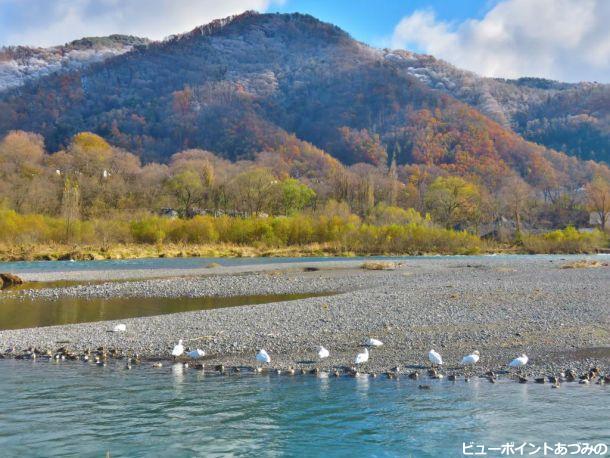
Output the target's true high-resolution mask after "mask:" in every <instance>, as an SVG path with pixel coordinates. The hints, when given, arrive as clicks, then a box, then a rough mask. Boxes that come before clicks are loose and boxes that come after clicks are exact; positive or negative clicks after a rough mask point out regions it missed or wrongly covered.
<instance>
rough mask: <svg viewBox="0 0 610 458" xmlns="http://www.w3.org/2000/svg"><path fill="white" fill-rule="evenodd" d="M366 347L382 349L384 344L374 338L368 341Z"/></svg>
mask: <svg viewBox="0 0 610 458" xmlns="http://www.w3.org/2000/svg"><path fill="white" fill-rule="evenodd" d="M366 345H368V346H369V347H381V346H382V345H383V342H382V341H381V340H377V339H373V338H372V337H371V338H370V339H369V340H367V341H366Z"/></svg>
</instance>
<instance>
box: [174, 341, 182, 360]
mask: <svg viewBox="0 0 610 458" xmlns="http://www.w3.org/2000/svg"><path fill="white" fill-rule="evenodd" d="M182 353H184V346H183V345H182V339H180V340H179V341H178V345H176V346H175V347H174V349H173V350H172V356H173V357H174V359H176V358H177V357H178V356H180V355H181V354H182Z"/></svg>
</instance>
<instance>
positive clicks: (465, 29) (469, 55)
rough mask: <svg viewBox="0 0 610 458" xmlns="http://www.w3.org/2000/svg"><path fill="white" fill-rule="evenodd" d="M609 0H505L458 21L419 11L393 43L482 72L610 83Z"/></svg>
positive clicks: (399, 28)
mask: <svg viewBox="0 0 610 458" xmlns="http://www.w3.org/2000/svg"><path fill="white" fill-rule="evenodd" d="M609 24H610V1H608V0H503V1H501V2H499V3H497V4H496V5H495V6H494V7H493V8H492V9H491V10H490V11H489V12H488V13H487V14H486V15H485V16H484V17H483V18H482V19H480V20H476V19H469V20H466V21H464V22H460V23H449V22H445V21H442V20H439V19H438V18H437V17H436V15H435V14H434V12H433V11H432V10H418V11H415V12H414V13H413V14H411V15H410V16H407V17H405V18H403V19H402V20H401V21H400V23H399V24H398V25H397V26H396V28H395V29H394V34H393V36H392V46H393V47H395V48H408V49H416V50H421V51H422V52H425V53H428V54H432V55H434V56H435V57H438V58H441V59H444V60H447V61H449V62H451V63H453V64H455V65H456V66H458V67H461V68H466V69H468V70H472V71H475V72H477V73H479V74H482V75H485V76H495V77H507V78H515V77H520V76H537V77H543V78H551V79H557V80H563V81H600V82H610V26H609Z"/></svg>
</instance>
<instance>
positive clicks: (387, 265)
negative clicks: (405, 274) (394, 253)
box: [360, 261, 396, 270]
mask: <svg viewBox="0 0 610 458" xmlns="http://www.w3.org/2000/svg"><path fill="white" fill-rule="evenodd" d="M360 268H362V269H364V270H394V269H396V263H395V262H382V261H367V262H365V263H363V264H362V265H361V266H360Z"/></svg>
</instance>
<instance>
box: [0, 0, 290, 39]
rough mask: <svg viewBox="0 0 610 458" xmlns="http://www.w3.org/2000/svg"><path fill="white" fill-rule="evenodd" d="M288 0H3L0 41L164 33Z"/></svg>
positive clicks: (1, 2)
mask: <svg viewBox="0 0 610 458" xmlns="http://www.w3.org/2000/svg"><path fill="white" fill-rule="evenodd" d="M282 2H283V0H0V45H16V44H25V45H36V46H51V45H56V44H63V43H66V42H68V41H71V40H74V39H77V38H81V37H84V36H103V35H110V34H113V33H121V34H130V35H138V36H142V37H148V38H153V39H161V38H164V37H166V36H168V35H171V34H175V33H182V32H186V31H189V30H191V29H193V28H195V27H196V26H198V25H202V24H206V23H208V22H210V21H212V20H214V19H218V18H223V17H226V16H230V15H233V14H239V13H242V12H243V11H246V10H257V11H265V10H267V8H269V7H270V6H271V5H272V4H278V3H282Z"/></svg>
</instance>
